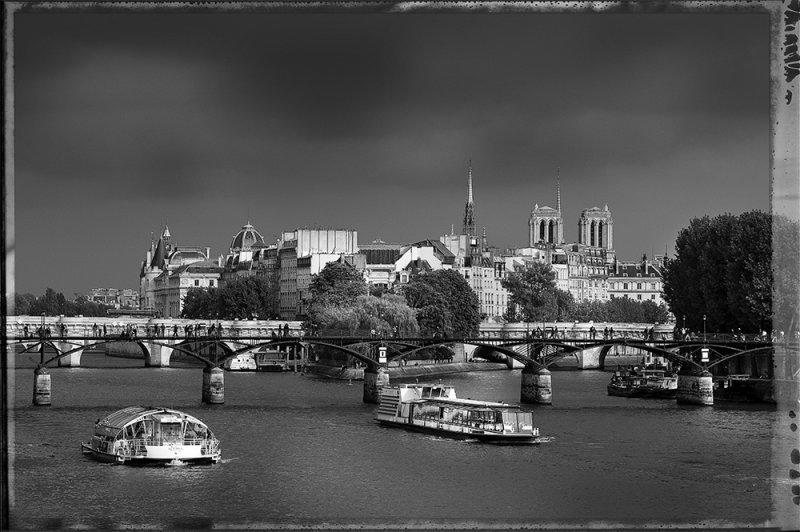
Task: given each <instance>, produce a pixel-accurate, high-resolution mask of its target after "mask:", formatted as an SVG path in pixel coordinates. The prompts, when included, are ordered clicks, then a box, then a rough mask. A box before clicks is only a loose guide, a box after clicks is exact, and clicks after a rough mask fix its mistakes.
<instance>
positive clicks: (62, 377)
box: [11, 355, 778, 529]
mask: <svg viewBox="0 0 800 532" xmlns="http://www.w3.org/2000/svg"><path fill="white" fill-rule="evenodd" d="M92 360H94V364H93V365H106V366H108V365H116V366H130V367H115V368H109V367H84V368H74V369H69V368H56V369H53V370H52V371H51V375H52V379H53V393H52V400H53V406H52V407H49V408H48V407H36V408H34V407H33V406H31V404H30V403H31V394H32V380H33V371H32V369H31V368H32V364H28V363H25V364H24V365H25V366H27V367H18V368H17V369H16V370H15V371H14V379H15V382H14V389H15V396H14V404H15V409H14V412H13V420H14V432H13V433H12V438H13V440H12V441H13V446H12V449H13V453H14V456H13V460H14V462H13V469H12V475H13V476H12V488H13V498H14V505H13V507H12V510H11V525H12V528H36V529H40V528H66V527H77V526H81V525H83V526H90V527H99V528H111V527H116V526H126V525H130V526H134V527H150V526H156V527H168V528H187V527H188V528H198V527H209V526H217V527H222V528H226V527H240V526H242V525H244V526H250V527H254V528H260V527H272V526H291V525H303V526H306V525H316V526H354V525H362V526H366V527H373V526H379V525H384V526H389V527H393V526H398V527H400V526H431V525H435V526H449V527H479V528H483V527H487V526H491V525H494V526H515V525H542V526H550V525H553V524H555V523H566V524H571V525H573V526H575V525H581V524H588V523H594V524H600V525H601V526H615V524H617V525H619V524H623V523H624V524H627V525H633V526H645V525H653V524H658V523H663V524H670V523H671V524H683V523H694V524H721V523H723V524H724V523H739V524H763V523H765V522H767V520H769V518H770V513H771V506H772V501H771V493H770V492H771V482H772V481H771V480H770V477H771V475H770V444H771V439H772V438H773V433H772V424H773V422H774V421H775V420H776V416H777V415H778V414H777V412H776V410H775V409H774V408H770V407H766V406H765V407H754V406H749V407H748V406H720V405H717V406H715V407H713V408H702V407H701V408H692V407H681V406H677V405H676V404H675V402H674V401H669V400H651V401H645V400H640V399H626V398H619V397H609V396H607V395H606V391H605V385H606V383H607V382H608V380H609V374H607V373H602V372H598V371H583V372H578V371H575V372H571V371H563V372H554V373H553V377H552V380H553V398H554V405H553V406H551V407H534V408H533V410H534V412H535V413H534V419H535V423H536V425H537V426H539V428H540V431H541V433H542V434H543V435H546V436H547V441H546V442H545V443H544V444H542V445H538V446H523V447H506V446H492V445H486V444H480V443H474V442H469V441H466V442H465V441H457V440H449V439H442V438H437V437H432V436H426V435H422V434H419V433H413V432H406V431H403V430H399V429H392V428H384V427H381V426H379V425H378V424H376V423H375V422H374V421H373V419H372V415H373V410H374V409H375V407H374V406H373V405H366V404H363V403H362V402H361V394H362V385H361V382H353V383H352V385H348V383H347V382H343V381H333V380H326V379H322V378H318V377H312V376H307V375H302V374H294V373H283V374H274V373H226V374H225V404H224V405H221V406H213V407H209V406H203V405H201V403H200V393H201V383H202V372H201V370H200V369H199V368H190V367H184V368H159V369H156V368H152V369H146V368H142V367H139V366H140V364H141V361H135V360H120V359H105V358H102V357H99V356H97V357H93V356H92V355H86V356H85V357H84V361H83V362H84V364H86V363H92V362H91V361H92ZM134 366H135V367H134ZM443 380H444V382H447V383H452V384H454V385H455V386H456V390H457V392H458V394H459V396H462V397H471V398H483V399H487V400H504V401H508V402H518V400H519V390H520V371H519V370H516V371H492V372H476V373H471V374H460V375H453V376H446V377H443ZM134 404H140V405H159V406H169V407H173V408H177V409H180V410H184V411H186V412H188V413H191V414H193V415H195V416H197V417H199V418H200V419H202V420H203V421H205V422H206V423H207V424H208V425H209V426H210V427H211V429H212V430H213V431H214V433H215V434H216V435H217V437H218V438H219V439H220V440H221V441H222V448H223V460H222V462H220V463H219V464H216V465H213V466H194V467H186V466H184V467H172V468H131V467H120V466H113V465H107V464H102V463H98V462H94V461H91V460H89V459H86V458H84V457H83V456H82V455H81V452H80V442H81V441H86V440H88V439H89V437H90V435H91V433H92V429H93V423H94V420H96V419H97V418H99V417H101V416H104V415H106V414H108V413H110V412H112V411H114V410H117V409H119V408H122V407H124V406H128V405H134Z"/></svg>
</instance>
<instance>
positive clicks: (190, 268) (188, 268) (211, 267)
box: [172, 260, 224, 275]
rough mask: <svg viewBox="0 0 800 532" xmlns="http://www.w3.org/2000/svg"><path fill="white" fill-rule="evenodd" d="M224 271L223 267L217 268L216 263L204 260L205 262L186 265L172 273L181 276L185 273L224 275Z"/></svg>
mask: <svg viewBox="0 0 800 532" xmlns="http://www.w3.org/2000/svg"><path fill="white" fill-rule="evenodd" d="M223 269H224V268H222V267H221V266H217V265H216V264H215V263H213V262H211V261H208V260H203V261H200V262H193V263H191V264H184V265H183V266H181V267H180V268H178V269H177V270H175V271H174V272H172V273H173V275H176V274H181V273H184V272H188V273H222V270H223Z"/></svg>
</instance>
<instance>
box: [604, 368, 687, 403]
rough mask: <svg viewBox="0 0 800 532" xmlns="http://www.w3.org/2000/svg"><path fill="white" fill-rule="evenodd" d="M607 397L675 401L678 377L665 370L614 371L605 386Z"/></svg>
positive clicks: (635, 369)
mask: <svg viewBox="0 0 800 532" xmlns="http://www.w3.org/2000/svg"><path fill="white" fill-rule="evenodd" d="M606 389H607V391H608V395H613V396H616V397H640V398H645V399H675V397H676V396H677V394H678V376H677V375H674V374H670V373H667V371H666V370H665V369H660V368H658V369H655V368H652V369H651V368H646V369H637V368H634V369H630V370H620V371H615V372H614V375H612V377H611V382H610V383H608V385H607V386H606Z"/></svg>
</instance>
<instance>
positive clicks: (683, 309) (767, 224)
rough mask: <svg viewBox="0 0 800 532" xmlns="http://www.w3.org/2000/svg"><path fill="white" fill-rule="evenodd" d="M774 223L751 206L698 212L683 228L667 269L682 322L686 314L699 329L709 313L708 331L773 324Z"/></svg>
mask: <svg viewBox="0 0 800 532" xmlns="http://www.w3.org/2000/svg"><path fill="white" fill-rule="evenodd" d="M789 225H791V224H789ZM772 226H773V217H772V216H771V215H770V214H767V213H764V212H761V211H749V212H745V213H742V214H740V215H738V216H734V215H732V214H722V215H719V216H715V217H714V218H711V217H709V216H704V217H702V218H694V219H692V220H691V221H690V223H689V226H688V227H685V228H684V229H682V230H681V231H680V233H679V234H678V238H677V239H676V242H675V258H674V259H672V260H670V261H668V262H667V264H666V268H665V272H664V297H665V299H666V300H667V303H668V304H669V306H670V308H671V309H672V312H673V313H674V314H675V316H676V318H678V320H679V322H680V320H682V319H683V316H685V317H686V325H687V327H689V328H691V329H694V330H695V331H697V330H701V329H702V328H703V316H704V315H705V316H706V323H705V325H706V329H707V330H709V331H729V330H731V329H741V330H742V332H748V333H756V332H759V331H761V330H770V329H771V315H772V270H771V266H772V238H771V236H772ZM794 230H795V233H794V237H793V238H794V244H790V245H793V246H794V247H795V248H796V246H797V243H796V241H797V232H796V231H797V225H796V224H794ZM793 282H794V284H795V286H796V283H797V278H796V276H795V278H794V279H793ZM794 301H795V302H796V299H795V300H794Z"/></svg>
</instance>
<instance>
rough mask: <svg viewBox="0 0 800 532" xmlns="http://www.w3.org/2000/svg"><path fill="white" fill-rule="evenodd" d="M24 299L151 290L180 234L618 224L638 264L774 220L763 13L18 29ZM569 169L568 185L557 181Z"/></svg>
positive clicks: (65, 22)
mask: <svg viewBox="0 0 800 532" xmlns="http://www.w3.org/2000/svg"><path fill="white" fill-rule="evenodd" d="M14 29H15V40H14V62H15V64H14V66H15V108H14V142H15V161H14V165H15V182H14V191H13V197H12V198H11V199H12V200H13V201H14V209H15V227H14V231H15V238H16V246H15V249H14V251H15V261H16V268H15V280H16V285H15V290H16V291H17V292H18V293H23V292H31V293H34V294H40V293H42V292H43V291H44V289H45V287H47V286H50V287H52V288H54V289H56V290H57V291H61V292H64V293H65V294H67V295H71V294H72V293H73V292H77V293H85V292H87V291H88V290H89V289H90V288H95V287H115V288H135V287H136V286H137V283H138V273H139V270H138V268H139V265H140V264H141V260H142V256H143V254H144V252H145V251H146V250H147V248H148V247H149V245H150V235H151V233H153V234H154V235H155V237H156V238H157V237H158V234H159V232H160V230H161V228H162V227H163V225H164V224H165V223H167V224H168V225H169V227H170V231H171V233H172V236H173V238H174V240H175V241H176V243H177V244H178V245H196V246H210V247H211V256H212V257H217V256H218V255H220V254H223V255H224V254H226V253H227V252H228V246H229V244H230V240H231V238H232V237H233V235H235V234H236V233H237V232H238V230H239V229H240V228H241V226H242V225H244V224H245V223H246V222H248V221H249V222H250V223H252V224H253V225H254V226H255V227H256V228H257V229H258V230H259V231H261V233H262V234H263V235H264V237H265V239H266V240H268V241H272V240H274V238H275V237H277V236H278V235H279V234H280V233H281V232H282V231H284V230H291V229H294V228H296V227H332V228H352V229H356V230H357V231H358V233H359V235H358V236H359V242H360V243H362V244H363V243H369V242H371V241H372V240H374V239H378V238H380V239H382V240H384V241H386V242H396V243H403V242H413V241H418V240H422V239H425V238H434V239H435V238H438V237H439V236H440V235H443V234H446V233H449V232H450V228H451V226H454V228H455V231H456V232H457V233H458V232H460V229H461V226H462V221H463V215H464V204H465V202H466V199H467V167H468V161H469V160H471V161H472V175H473V195H474V202H475V220H476V227H477V230H478V233H479V234H480V233H482V231H483V228H484V227H486V231H487V236H488V240H489V243H490V245H493V246H497V247H498V248H501V249H504V248H511V247H524V246H526V245H527V240H528V217H529V215H530V211H531V209H533V206H534V205H535V204H537V203H538V204H539V205H540V206H543V205H549V206H555V202H556V174H557V172H558V173H559V179H560V186H561V203H562V213H563V219H564V224H565V229H564V240H565V241H566V242H573V241H577V222H578V217H579V216H580V212H581V211H582V210H583V209H587V208H591V207H600V208H603V206H604V205H605V204H607V205H608V207H609V209H610V210H611V212H612V214H613V217H614V247H615V249H616V251H617V257H618V258H619V259H621V260H634V259H637V258H639V257H641V254H642V253H647V255H648V256H650V255H652V254H653V253H656V254H660V253H664V249H665V246H666V248H667V251H668V253H669V254H672V252H673V249H674V241H675V237H676V236H677V233H678V231H679V230H680V229H681V228H683V227H685V226H686V225H688V223H689V221H690V219H691V218H693V217H699V216H703V215H705V214H709V215H712V216H713V215H716V214H719V213H722V212H733V213H739V212H742V211H745V210H750V209H761V210H768V209H769V207H770V196H769V194H770V174H769V48H768V43H769V24H768V18H767V17H766V16H762V15H748V14H737V15H733V14H726V15H714V14H692V15H634V14H625V15H615V14H609V15H544V14H525V15H522V14H515V15H510V14H509V15H498V14H492V15H488V14H413V15H386V14H384V15H370V14H354V13H338V14H264V13H262V14H256V13H226V14H203V15H199V14H189V13H175V14H90V13H70V14H55V13H54V14H18V15H16V16H15V28H14ZM559 168H560V171H559V170H558V169H559Z"/></svg>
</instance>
